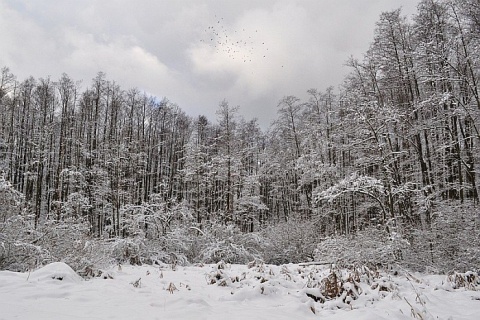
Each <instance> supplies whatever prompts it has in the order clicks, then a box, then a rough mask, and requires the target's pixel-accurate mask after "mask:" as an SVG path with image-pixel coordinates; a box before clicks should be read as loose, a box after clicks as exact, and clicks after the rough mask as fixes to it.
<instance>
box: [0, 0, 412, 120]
mask: <svg viewBox="0 0 480 320" xmlns="http://www.w3.org/2000/svg"><path fill="white" fill-rule="evenodd" d="M417 2H418V0H402V1H398V0H362V1H360V0H322V1H318V0H301V1H300V0H297V1H294V0H291V1H290V0H289V1H287V0H264V1H258V0H232V1H224V0H195V1H193V0H177V1H155V0H143V1H133V0H103V1H96V0H85V1H67V0H46V1H32V0H31V1H27V0H23V1H9V0H0V39H1V43H0V47H1V50H0V66H3V65H6V66H8V67H10V69H11V71H12V72H13V73H14V74H16V75H17V76H18V78H19V80H23V79H24V78H26V77H28V76H29V75H33V76H35V77H46V76H49V75H51V76H52V78H53V79H57V78H58V77H60V75H61V74H62V73H63V72H66V73H67V74H69V75H70V76H71V77H72V78H73V79H74V80H83V81H84V84H86V85H89V82H90V79H92V78H93V77H94V76H95V75H96V73H97V72H99V71H103V72H105V73H106V74H107V77H108V79H111V80H114V81H115V82H117V83H119V84H120V85H121V86H122V87H124V88H125V89H128V88H131V87H139V88H140V89H143V90H146V91H148V92H149V93H151V94H155V95H157V96H159V97H163V96H166V97H168V98H169V99H170V100H172V101H174V102H177V103H178V104H179V106H180V107H181V108H182V109H183V110H185V111H186V112H187V113H189V114H191V115H198V114H205V115H207V116H208V117H209V118H211V119H215V110H216V109H217V107H218V102H219V101H221V100H222V99H224V98H226V99H227V100H229V102H230V103H231V104H232V105H240V112H241V113H242V114H243V115H245V116H246V117H248V118H251V117H258V118H259V120H260V123H262V124H263V125H264V126H266V125H267V124H268V123H269V122H270V120H272V119H273V118H275V113H276V105H277V103H278V101H279V99H281V98H282V96H284V95H290V94H293V95H297V96H300V97H302V95H304V94H305V92H306V90H308V89H309V88H312V87H315V88H318V89H320V90H323V89H325V88H326V87H327V86H330V85H338V84H339V83H340V82H341V81H342V79H343V77H344V75H345V73H346V71H347V69H346V68H343V67H342V65H343V64H344V62H345V61H346V59H347V58H348V57H349V56H350V55H351V54H353V55H355V56H357V57H360V58H361V54H362V53H363V52H365V51H366V49H367V48H368V45H369V43H370V41H372V37H373V30H374V27H375V21H377V20H378V16H379V14H380V13H381V12H382V11H385V10H393V9H396V8H397V7H398V6H400V5H403V6H404V7H405V8H406V9H407V13H410V14H411V13H412V12H414V8H415V4H416V3H417ZM222 18H223V20H221V19H222ZM220 20H221V24H222V25H223V27H224V29H225V30H224V32H223V31H222V32H223V33H222V37H223V36H224V35H228V37H229V40H230V41H232V43H233V42H234V41H240V40H242V41H243V42H244V43H245V42H247V43H246V44H245V45H244V46H237V47H236V50H235V51H236V52H235V55H234V56H232V52H227V51H225V50H219V51H217V49H218V48H215V47H210V46H208V45H207V42H200V40H201V39H202V38H206V37H207V36H208V35H209V32H205V29H207V28H208V26H212V25H213V24H215V23H216V24H217V25H218V24H219V21H220ZM217 27H219V26H217ZM235 31H237V33H235ZM224 40H225V39H224ZM220 49H225V47H222V48H220ZM233 58H235V59H233Z"/></svg>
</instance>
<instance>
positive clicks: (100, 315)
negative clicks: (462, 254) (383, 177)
mask: <svg viewBox="0 0 480 320" xmlns="http://www.w3.org/2000/svg"><path fill="white" fill-rule="evenodd" d="M172 269H173V270H172ZM333 271H334V272H332V270H331V269H330V268H329V267H327V266H316V265H310V266H299V265H293V264H290V265H283V266H274V265H265V264H263V263H252V264H250V265H248V266H245V265H229V264H225V263H222V262H221V263H218V264H216V265H196V266H190V267H180V266H174V267H173V268H172V266H169V265H161V266H151V265H143V266H130V265H122V266H115V267H112V268H109V269H107V270H103V272H102V274H101V275H100V276H98V277H93V278H90V279H88V280H84V279H83V278H82V277H80V276H79V275H78V274H77V273H75V271H73V270H72V269H71V268H70V267H69V266H68V265H66V264H64V263H59V262H57V263H52V264H49V265H47V266H45V267H43V268H40V269H38V270H36V271H32V272H30V273H14V272H9V271H0V319H27V320H28V319H35V320H40V319H213V320H217V319H229V320H232V319H280V320H281V319H347V318H348V319H369V320H371V319H388V320H393V319H412V318H417V319H455V320H457V319H465V320H466V319H478V318H479V316H480V291H476V290H478V289H480V283H479V281H478V276H477V275H476V274H472V275H471V276H472V277H471V278H468V279H471V280H472V282H469V285H468V286H462V283H461V280H458V279H459V278H458V279H457V281H455V277H456V275H459V277H463V279H467V278H466V276H468V274H456V275H451V276H450V281H448V279H447V277H445V276H439V275H436V276H432V275H428V276H427V275H420V274H414V275H412V274H409V273H408V272H405V273H404V274H402V275H398V276H392V275H388V274H383V273H378V272H374V271H371V270H369V269H368V268H365V267H362V268H357V269H353V270H347V269H342V270H336V269H334V270H333ZM97 275H98V274H97ZM330 280H332V281H330ZM329 295H333V296H332V297H330V296H329Z"/></svg>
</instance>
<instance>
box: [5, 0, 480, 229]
mask: <svg viewBox="0 0 480 320" xmlns="http://www.w3.org/2000/svg"><path fill="white" fill-rule="evenodd" d="M479 17H480V3H479V1H478V0H468V1H465V0H463V1H460V0H445V1H443V0H442V1H435V0H422V1H421V2H420V4H419V6H418V12H417V14H416V15H415V16H414V17H413V20H412V21H409V20H407V19H406V18H405V17H403V16H402V15H401V11H400V10H395V11H392V12H385V13H383V14H382V15H381V16H380V19H379V21H378V22H377V25H376V29H375V34H374V39H373V42H372V44H371V46H370V49H369V50H368V51H367V52H366V53H365V55H364V57H363V59H361V60H357V59H353V58H352V59H350V60H349V61H348V65H349V66H350V67H351V70H352V71H351V73H350V74H349V75H348V76H347V77H346V79H345V82H344V84H343V85H342V87H341V88H340V92H339V93H335V91H334V90H333V89H332V88H328V89H327V90H325V91H324V92H322V91H319V90H315V89H311V90H308V96H309V98H308V99H307V101H301V100H300V99H299V98H297V97H294V96H286V97H284V98H283V99H281V101H280V102H279V104H278V114H277V118H276V120H275V121H274V122H273V123H272V125H271V127H270V128H269V130H268V131H267V132H263V131H262V130H261V128H260V127H259V125H258V124H257V122H256V121H255V120H250V121H248V120H244V119H242V118H241V117H240V116H239V114H238V109H237V108H236V107H232V106H231V105H230V104H229V103H228V102H227V101H222V102H221V103H220V104H219V107H218V111H217V118H216V119H207V118H206V117H204V116H200V117H198V118H192V117H190V116H188V115H186V114H185V113H184V112H183V111H182V110H181V108H180V107H179V106H177V105H175V104H174V103H172V102H170V101H168V100H167V99H161V100H160V99H158V98H156V97H152V96H149V95H147V94H145V93H143V92H140V91H139V90H138V89H129V90H125V89H122V88H120V87H119V86H118V85H117V84H116V83H115V82H114V81H111V80H108V79H107V77H106V76H105V75H104V74H103V73H99V74H98V75H97V76H96V77H95V78H94V79H93V80H92V83H91V84H90V85H88V86H87V87H85V88H84V87H82V86H81V85H80V83H78V82H76V81H75V80H74V79H71V78H70V77H69V76H67V75H65V74H64V75H63V76H62V77H61V78H60V79H59V80H58V81H53V80H52V79H50V78H42V79H34V78H28V79H26V80H24V81H22V82H19V81H17V80H16V78H15V76H14V75H13V74H11V72H10V71H9V69H8V68H4V69H2V75H1V83H0V114H1V117H0V170H1V174H2V175H3V178H4V179H5V180H6V181H9V182H10V183H11V184H12V186H13V187H14V188H15V189H16V190H18V191H20V192H21V194H23V196H24V204H25V208H26V210H27V211H28V212H30V213H32V214H33V216H34V220H35V226H37V225H38V224H41V223H45V221H62V220H65V219H74V220H82V221H85V222H87V223H88V226H89V232H90V234H91V235H92V236H96V237H127V236H132V235H134V234H135V232H137V231H135V230H139V229H140V230H142V231H143V232H144V234H145V237H147V238H154V237H157V236H159V235H162V234H165V233H166V232H168V231H169V230H170V229H171V226H172V223H173V222H177V223H178V222H180V223H181V221H182V219H190V220H193V222H194V224H195V228H197V229H198V230H199V231H201V230H202V229H203V228H204V227H205V226H206V225H208V224H210V223H221V224H225V225H235V226H237V227H238V228H240V229H241V230H242V231H243V232H253V231H257V230H261V229H262V228H264V227H266V226H270V225H275V224H278V223H282V222H288V221H309V222H311V226H313V228H314V229H315V230H316V232H318V234H321V235H323V236H327V235H333V234H353V233H356V232H358V231H361V230H364V229H366V228H368V227H370V226H384V227H386V228H387V230H388V231H389V232H390V233H391V232H393V231H395V232H399V233H400V234H407V233H408V232H410V231H409V230H412V229H418V230H429V229H430V228H432V226H434V225H435V223H436V222H438V219H439V217H440V216H442V217H443V213H444V211H442V210H444V208H445V206H446V205H447V206H448V205H457V204H462V203H468V204H471V205H475V206H473V207H472V208H475V209H474V210H473V213H470V214H471V216H469V217H468V216H467V217H463V218H465V219H466V220H468V219H470V220H471V221H474V220H475V219H476V218H475V215H476V214H478V207H477V206H476V204H478V201H479V186H478V184H479V178H480V166H479V165H480V148H479V143H480V131H479V130H480V91H479V82H480V77H479V75H480V57H479V55H480V50H479V48H480V20H479ZM442 212H443V213H442ZM12 214H13V213H12ZM1 215H3V219H6V217H8V215H9V213H8V212H2V213H1ZM436 219H437V220H436ZM132 225H135V226H136V227H135V228H133V227H132Z"/></svg>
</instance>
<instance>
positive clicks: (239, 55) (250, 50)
mask: <svg viewBox="0 0 480 320" xmlns="http://www.w3.org/2000/svg"><path fill="white" fill-rule="evenodd" d="M204 32H205V35H204V37H203V38H202V39H200V41H201V42H202V43H204V44H206V45H208V46H210V47H211V48H213V49H215V52H216V53H222V54H226V55H227V56H228V57H229V58H230V59H232V60H239V61H240V62H244V63H248V62H252V61H255V60H257V59H259V58H261V59H265V58H267V57H268V55H269V48H268V46H267V44H266V42H265V39H263V38H264V37H262V36H261V33H259V32H258V29H255V30H252V29H248V28H242V29H240V30H235V31H233V32H232V31H229V30H228V29H227V28H226V27H225V25H224V23H223V18H218V17H217V16H215V23H214V24H213V25H210V26H208V27H207V28H206V29H205V30H204ZM282 67H283V66H282Z"/></svg>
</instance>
